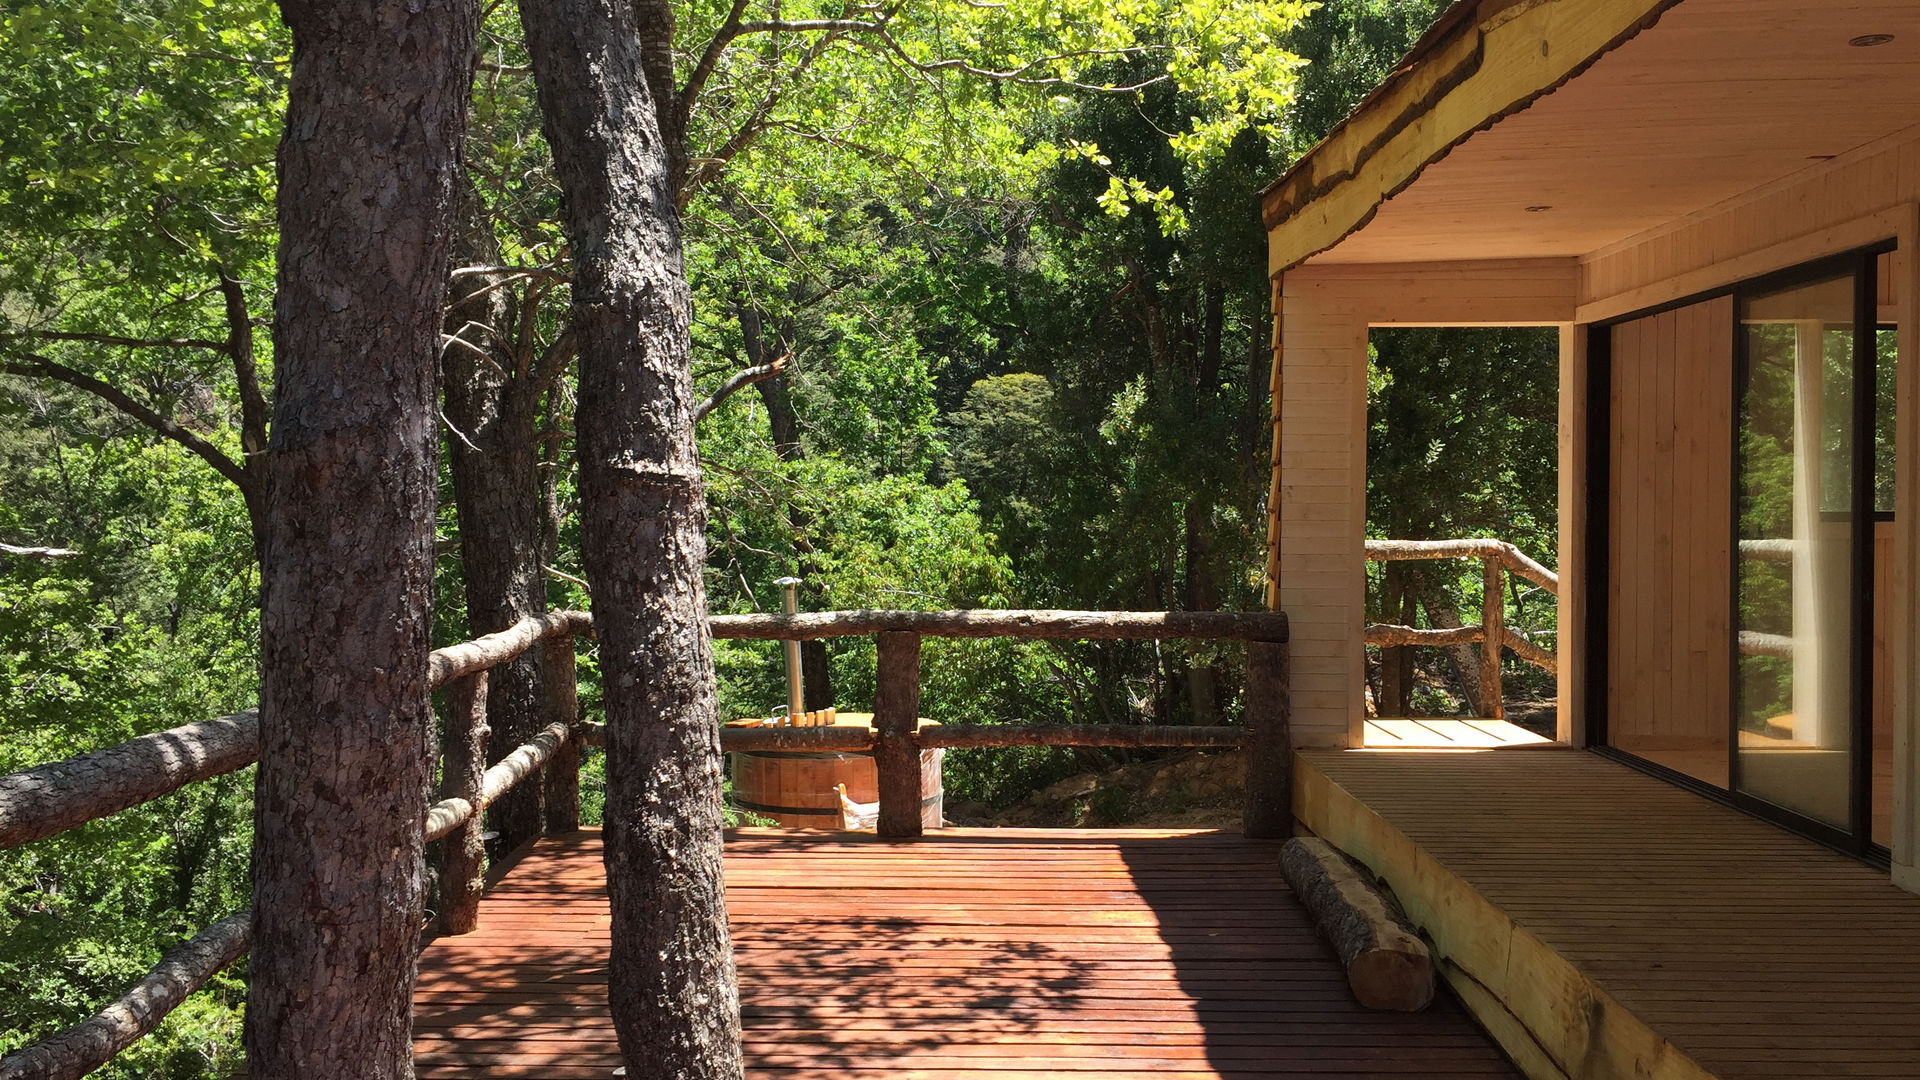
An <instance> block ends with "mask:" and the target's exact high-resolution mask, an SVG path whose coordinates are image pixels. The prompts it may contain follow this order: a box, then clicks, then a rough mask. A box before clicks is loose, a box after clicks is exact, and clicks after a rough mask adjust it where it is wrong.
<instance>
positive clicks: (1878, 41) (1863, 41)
mask: <svg viewBox="0 0 1920 1080" xmlns="http://www.w3.org/2000/svg"><path fill="white" fill-rule="evenodd" d="M1892 40H1893V35H1892V34H1861V35H1860V36H1859V37H1857V38H1848V39H1847V44H1849V45H1851V46H1853V47H1854V48H1856V49H1871V48H1873V47H1874V46H1875V45H1885V44H1886V43H1887V42H1889V41H1892Z"/></svg>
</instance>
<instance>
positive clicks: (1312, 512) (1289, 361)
mask: <svg viewBox="0 0 1920 1080" xmlns="http://www.w3.org/2000/svg"><path fill="white" fill-rule="evenodd" d="M1283 293H1284V297H1283V298H1284V302H1285V305H1286V307H1285V311H1286V319H1285V321H1284V322H1283V323H1282V325H1281V327H1280V337H1281V350H1280V354H1279V362H1280V365H1281V368H1282V372H1281V376H1280V380H1283V381H1284V384H1285V387H1286V394H1285V396H1284V397H1283V398H1280V399H1279V404H1280V411H1279V423H1278V424H1277V425H1276V427H1275V434H1276V441H1277V450H1278V454H1277V457H1278V459H1279V462H1278V466H1277V470H1278V472H1277V476H1278V484H1277V486H1278V489H1279V490H1278V492H1277V494H1278V498H1277V499H1276V500H1275V504H1276V505H1277V506H1279V507H1280V508H1281V509H1282V511H1283V512H1282V513H1281V514H1280V517H1279V519H1278V522H1277V532H1278V536H1279V552H1278V560H1279V561H1278V568H1279V570H1278V578H1279V587H1278V590H1277V591H1278V593H1279V598H1280V605H1279V606H1280V609H1281V610H1283V611H1285V612H1286V613H1287V616H1288V619H1289V625H1290V626H1291V635H1292V639H1291V642H1290V645H1289V648H1290V651H1291V653H1292V660H1291V675H1292V677H1291V680H1290V682H1291V688H1292V696H1293V741H1294V745H1295V746H1335V747H1347V746H1359V745H1361V743H1362V741H1363V739H1364V734H1363V726H1364V724H1365V720H1366V715H1365V701H1366V697H1365V694H1364V692H1363V689H1362V688H1363V687H1364V686H1365V665H1366V650H1365V648H1364V646H1363V641H1364V636H1365V631H1366V588H1367V574H1366V517H1367V498H1366V485H1367V476H1366V458H1367V322H1366V319H1365V318H1364V317H1363V316H1362V315H1360V314H1359V312H1357V311H1356V310H1355V309H1354V308H1353V306H1352V305H1351V304H1350V303H1348V302H1345V301H1344V300H1343V299H1342V298H1341V297H1339V296H1338V295H1336V294H1335V293H1334V291H1333V290H1330V289H1325V288H1318V287H1316V285H1315V282H1314V281H1313V279H1312V275H1308V274H1303V273H1302V272H1300V271H1297V270H1296V271H1293V272H1291V273H1289V274H1288V275H1287V276H1286V278H1285V280H1284V282H1283ZM1277 381H1279V380H1277Z"/></svg>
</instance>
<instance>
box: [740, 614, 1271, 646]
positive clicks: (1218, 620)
mask: <svg viewBox="0 0 1920 1080" xmlns="http://www.w3.org/2000/svg"><path fill="white" fill-rule="evenodd" d="M709 622H710V623H711V625H712V627H713V636H714V637H717V638H758V639H762V640H771V641H789V640H808V639H812V638H824V637H853V636H858V635H861V634H878V633H886V632H889V631H898V632H903V633H914V634H922V635H925V636H928V637H953V638H986V637H1011V638H1059V639H1066V640H1083V641H1110V640H1115V639H1120V638H1132V639H1164V640H1173V639H1180V638H1184V639H1193V640H1200V639H1207V640H1221V639H1225V640H1239V641H1285V640H1287V616H1286V615H1285V614H1284V613H1283V612H1278V611H995V610H971V611H884V610H872V611H810V612H803V613H801V614H798V615H715V616H713V617H712V618H711V619H710V620H709Z"/></svg>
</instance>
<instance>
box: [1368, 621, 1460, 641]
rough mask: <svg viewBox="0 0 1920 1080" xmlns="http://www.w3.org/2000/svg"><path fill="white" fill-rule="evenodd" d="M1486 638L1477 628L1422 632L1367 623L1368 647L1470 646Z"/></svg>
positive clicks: (1396, 624)
mask: <svg viewBox="0 0 1920 1080" xmlns="http://www.w3.org/2000/svg"><path fill="white" fill-rule="evenodd" d="M1485 636H1486V629H1485V628H1484V627H1479V626H1456V627H1452V628H1450V629H1446V630H1422V629H1420V628H1418V627H1413V626H1401V625H1399V624H1398V623H1368V624H1367V632H1366V640H1367V644H1369V645H1386V646H1397V645H1470V644H1472V643H1474V642H1476V641H1479V640H1480V639H1481V638H1483V637H1485Z"/></svg>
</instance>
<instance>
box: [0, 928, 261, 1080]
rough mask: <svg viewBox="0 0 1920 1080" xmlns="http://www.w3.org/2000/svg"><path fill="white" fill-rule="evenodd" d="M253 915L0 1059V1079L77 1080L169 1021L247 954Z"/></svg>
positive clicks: (192, 943) (172, 954) (213, 931)
mask: <svg viewBox="0 0 1920 1080" xmlns="http://www.w3.org/2000/svg"><path fill="white" fill-rule="evenodd" d="M252 927H253V913H252V912H250V911H242V912H240V913H239V914H237V915H229V916H227V917H226V918H224V919H221V920H220V921H219V922H217V923H214V924H213V925H212V926H209V927H207V928H206V929H205V930H202V931H200V932H199V933H198V934H196V935H194V936H193V938H192V939H191V940H189V941H187V942H184V943H183V944H180V945H177V946H175V947H174V948H173V949H171V950H170V951H169V952H168V953H167V954H166V955H165V956H163V957H161V958H160V963H159V964H158V965H157V966H155V967H154V969H153V971H151V972H150V973H148V975H147V977H146V978H144V979H141V980H140V981H139V982H137V983H135V984H134V985H133V988H132V989H130V990H128V991H127V992H126V993H125V994H122V995H121V996H120V999H119V1000H118V1001H115V1002H114V1003H113V1004H111V1005H109V1006H107V1007H106V1008H104V1009H102V1010H100V1011H99V1012H98V1013H95V1014H94V1015H93V1016H92V1017H90V1018H88V1019H86V1020H82V1021H81V1022H80V1023H78V1024H75V1025H74V1026H73V1027H70V1028H68V1029H67V1030H65V1031H63V1032H61V1033H60V1034H58V1035H55V1036H53V1037H52V1038H50V1039H47V1040H45V1041H43V1042H38V1043H35V1044H34V1045H32V1046H29V1047H27V1048H25V1049H23V1050H20V1051H19V1052H17V1053H13V1054H9V1055H7V1056H6V1057H5V1058H0V1080H77V1078H78V1077H81V1076H85V1075H86V1074H88V1073H90V1072H92V1071H94V1070H95V1069H97V1068H99V1067H100V1066H102V1065H104V1064H106V1063H107V1062H108V1061H110V1060H112V1058H113V1056H114V1055H115V1054H118V1053H119V1052H120V1051H122V1050H125V1049H126V1048H127V1047H129V1046H132V1045H133V1044H134V1042H136V1041H137V1040H138V1039H139V1038H140V1037H141V1036H143V1035H145V1034H147V1033H148V1032H150V1031H152V1030H153V1029H154V1028H156V1027H158V1026H159V1025H160V1021H162V1020H164V1019H166V1016H167V1014H168V1013H170V1012H172V1011H173V1010H174V1009H175V1008H176V1007H177V1006H179V1004H180V1003H181V1002H182V1001H185V1000H186V999H187V997H188V995H190V994H192V993H193V992H194V991H196V990H198V989H200V988H201V987H202V986H205V985H206V983H207V980H208V979H211V978H213V976H214V973H215V972H217V971H219V970H220V969H221V968H223V967H226V966H227V965H228V964H231V963H233V962H234V961H235V960H237V959H239V958H240V957H241V956H243V955H245V954H246V951H247V945H248V943H249V942H250V941H251V938H252Z"/></svg>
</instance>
